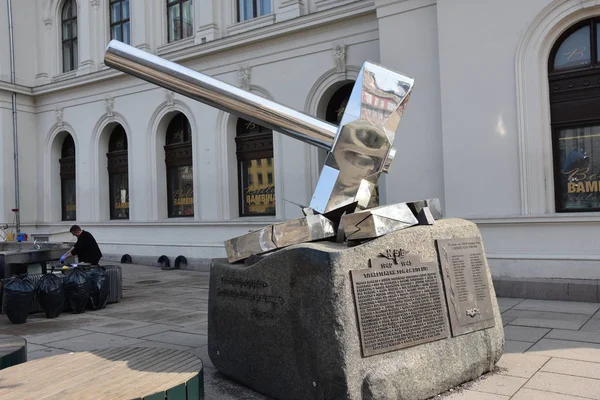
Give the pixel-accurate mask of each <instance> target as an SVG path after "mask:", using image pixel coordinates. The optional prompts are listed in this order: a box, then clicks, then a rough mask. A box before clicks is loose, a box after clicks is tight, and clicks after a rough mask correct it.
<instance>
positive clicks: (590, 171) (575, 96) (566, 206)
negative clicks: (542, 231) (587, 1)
mask: <svg viewBox="0 0 600 400" xmlns="http://www.w3.org/2000/svg"><path fill="white" fill-rule="evenodd" d="M599 34H600V18H594V19H589V20H586V21H583V22H580V23H578V24H577V25H575V26H573V27H571V28H570V29H569V30H567V31H566V32H565V33H564V34H563V35H562V36H561V37H560V38H559V39H558V40H557V42H556V43H555V45H554V47H553V49H552V51H551V53H550V58H549V60H548V79H549V88H550V111H551V122H552V142H553V158H554V188H555V189H554V190H555V193H554V194H555V204H556V211H557V212H576V211H600V49H599V46H600V41H599V40H598V35H599Z"/></svg>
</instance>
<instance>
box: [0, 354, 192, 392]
mask: <svg viewBox="0 0 600 400" xmlns="http://www.w3.org/2000/svg"><path fill="white" fill-rule="evenodd" d="M201 377H202V361H201V360H200V359H199V358H198V357H196V356H194V355H192V354H189V353H185V352H182V351H180V350H172V349H163V348H152V347H148V348H144V347H137V348H136V347H126V348H111V349H104V350H100V351H91V352H79V353H70V354H60V355H57V356H52V357H47V358H42V359H39V360H34V361H31V362H28V363H24V364H20V365H17V366H14V367H11V368H7V369H5V370H2V371H0V398H2V399H3V400H23V399H24V398H35V399H39V400H42V399H50V398H52V399H56V398H60V399H77V400H84V399H93V400H100V399H107V400H116V399H132V398H138V399H144V400H147V399H153V398H154V397H152V396H150V397H148V396H149V395H152V394H153V393H162V394H163V397H160V395H159V396H158V397H156V398H160V399H161V400H164V393H167V391H171V393H173V396H175V397H181V393H183V396H184V397H181V398H183V399H185V398H186V397H185V396H186V393H188V397H189V393H190V383H191V393H192V396H196V397H191V398H190V400H191V399H194V400H196V399H197V398H198V397H197V395H196V393H197V392H198V391H197V390H196V389H195V388H196V387H198V390H200V387H201V382H200V381H199V379H201ZM186 383H188V385H187V386H186Z"/></svg>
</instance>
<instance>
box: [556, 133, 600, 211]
mask: <svg viewBox="0 0 600 400" xmlns="http://www.w3.org/2000/svg"><path fill="white" fill-rule="evenodd" d="M556 136H557V139H558V140H557V141H558V143H557V149H556V150H557V151H556V153H558V154H557V158H558V160H557V161H558V164H559V166H560V171H557V172H558V173H559V176H558V179H556V186H557V187H556V188H555V190H556V192H557V193H556V200H557V210H558V211H565V212H569V211H586V210H587V211H598V210H600V187H599V185H600V124H599V125H592V126H583V127H577V128H562V129H556Z"/></svg>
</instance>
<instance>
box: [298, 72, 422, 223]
mask: <svg viewBox="0 0 600 400" xmlns="http://www.w3.org/2000/svg"><path fill="white" fill-rule="evenodd" d="M413 84H414V80H413V79H411V78H407V77H406V76H403V75H400V74H398V73H396V72H393V71H390V70H387V69H385V68H382V67H380V66H378V65H375V64H372V63H370V62H365V63H364V64H363V67H362V69H361V70H360V72H359V74H358V78H357V80H356V82H355V84H354V88H353V89H352V93H351V94H350V99H349V100H348V104H347V106H346V110H345V112H344V116H343V117H342V120H341V122H340V127H339V130H338V134H337V136H336V138H335V142H334V143H333V147H332V149H331V152H330V153H329V154H328V155H327V158H326V160H325V166H324V167H323V171H322V172H321V176H320V177H319V181H318V183H317V187H316V189H315V192H314V194H313V197H312V200H311V203H310V207H311V208H312V209H314V210H315V211H317V212H319V213H327V212H329V211H331V210H335V209H337V208H340V207H343V206H345V205H348V204H350V203H354V202H357V203H358V208H359V209H364V208H366V207H367V205H368V202H369V199H370V198H371V193H372V192H373V191H374V190H375V185H376V184H377V181H378V180H379V175H381V173H382V172H387V171H388V169H389V167H390V164H391V162H392V159H393V157H394V155H395V153H396V150H395V149H394V148H392V144H393V143H394V137H395V135H396V128H397V127H398V124H399V123H400V119H401V118H402V114H403V112H404V108H405V106H406V103H407V101H408V99H409V97H410V94H411V92H412V88H413Z"/></svg>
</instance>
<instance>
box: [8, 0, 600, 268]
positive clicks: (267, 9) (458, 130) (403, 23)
mask: <svg viewBox="0 0 600 400" xmlns="http://www.w3.org/2000/svg"><path fill="white" fill-rule="evenodd" d="M596 3H597V2H595V1H585V0H555V1H552V0H529V1H527V2H523V1H517V0H503V1H500V0H495V1H486V2H473V1H466V0H437V1H436V0H358V1H356V0H230V1H222V0H145V1H142V0H131V1H127V0H19V1H18V2H16V1H13V5H12V9H13V10H12V11H13V13H12V14H13V26H14V32H15V33H14V37H15V55H16V59H15V65H16V70H15V73H16V84H15V85H12V84H11V83H10V73H11V69H10V59H9V57H8V55H9V42H8V39H6V40H3V41H0V54H2V55H3V57H2V58H1V59H0V79H1V82H0V101H1V103H0V121H1V123H0V127H1V129H2V136H1V138H2V152H1V153H0V160H1V165H2V166H3V168H2V172H1V173H0V180H1V182H2V185H1V187H2V192H1V196H0V214H1V215H2V218H0V219H3V220H4V221H6V222H7V223H11V222H12V221H13V213H12V212H11V209H12V208H14V206H15V189H14V188H15V183H14V162H13V159H14V154H13V135H12V109H11V96H12V93H13V92H16V93H17V120H18V129H17V132H18V143H19V176H20V179H19V188H20V216H21V224H22V231H24V232H27V233H30V234H31V233H47V234H49V235H50V238H51V240H64V239H66V240H70V237H69V234H68V228H69V227H70V225H71V224H73V223H77V224H79V225H81V226H83V227H84V229H87V230H90V231H92V232H93V233H94V235H95V236H96V238H97V239H98V241H99V243H100V245H101V247H102V250H103V252H104V253H105V254H107V255H110V256H111V257H115V258H117V259H119V258H120V257H121V255H123V254H130V255H131V256H132V257H133V258H134V259H135V258H136V257H138V258H140V257H149V258H151V259H154V260H155V259H156V258H158V256H160V255H162V254H164V255H167V256H168V257H170V258H172V259H174V258H175V257H177V256H179V255H183V256H185V257H186V258H188V260H197V262H199V263H201V262H202V260H208V259H210V258H212V257H222V256H224V254H225V252H224V246H223V242H224V241H225V240H227V239H229V238H232V237H235V236H238V235H241V234H244V233H246V232H248V231H250V230H254V229H258V228H260V227H262V226H264V225H266V224H270V223H274V222H276V221H281V220H286V219H290V218H295V217H298V216H300V215H301V210H300V207H298V204H302V205H306V204H308V203H309V200H310V195H311V193H312V190H313V188H314V186H315V184H316V181H317V178H318V175H319V171H320V167H321V165H322V163H323V159H324V154H323V152H322V151H321V150H318V149H316V148H313V147H311V146H309V145H306V144H304V143H301V142H298V141H296V140H294V139H291V138H288V137H285V136H282V135H280V134H278V133H277V132H271V131H270V130H268V129H265V128H264V127H261V126H257V125H256V124H253V123H250V122H248V121H244V120H242V119H239V118H237V117H235V116H232V115H229V114H227V113H224V112H222V111H220V110H217V109H214V108H211V107H209V106H206V105H204V104H200V103H197V102H194V101H192V100H189V99H187V98H184V97H182V96H180V95H178V94H174V93H172V92H169V91H167V90H164V89H162V88H159V87H156V86H154V85H151V84H148V83H145V82H142V81H140V80H138V79H136V78H133V77H130V76H126V75H124V74H122V73H119V72H117V71H115V70H112V69H110V68H108V67H106V66H105V65H104V64H103V54H104V50H105V48H106V45H107V44H108V42H109V41H110V40H111V39H112V38H114V39H118V40H122V41H124V42H127V43H129V44H131V45H134V46H136V47H138V48H140V49H143V50H145V51H149V52H152V53H154V54H157V55H159V56H161V57H165V58H167V59H170V60H172V61H175V62H177V63H180V64H182V65H185V66H186V67H189V68H192V69H195V70H197V71H201V72H203V73H205V74H207V75H210V76H213V77H215V78H217V79H220V80H222V81H224V82H227V83H230V84H232V85H236V86H239V87H241V88H243V89H245V90H248V91H250V92H252V93H255V94H258V95H260V96H263V97H265V98H268V99H270V100H274V101H276V102H278V103H281V104H284V105H286V106H289V107H291V108H294V109H297V110H300V111H303V112H305V113H307V114H310V115H313V116H317V117H319V118H321V119H326V120H328V121H330V122H333V123H335V122H338V121H339V118H340V117H341V115H342V114H343V109H344V105H345V101H347V98H348V96H349V92H350V90H351V88H352V82H353V81H354V80H355V79H356V77H357V74H358V71H359V69H360V67H361V65H362V63H363V62H364V61H366V60H370V61H373V62H376V63H380V64H382V65H384V66H386V67H388V68H391V69H394V70H397V71H399V72H402V73H404V74H406V75H408V76H410V77H413V78H415V82H416V83H415V89H414V92H413V95H412V97H411V100H410V102H409V104H408V106H407V109H406V112H405V114H404V118H403V120H402V122H401V123H400V127H399V129H398V133H397V136H396V146H395V147H397V149H398V152H397V154H396V157H395V161H394V163H393V165H392V167H391V169H390V172H389V174H388V175H387V176H385V177H382V179H381V181H380V185H379V188H378V199H375V201H379V202H380V203H382V204H390V203H394V202H401V201H409V200H417V199H424V198H431V197H438V198H440V200H441V202H442V206H443V209H444V213H445V215H446V216H450V217H461V218H466V219H469V220H472V221H474V222H475V223H477V224H478V225H479V227H480V229H481V230H482V234H483V238H484V243H485V246H486V252H487V255H488V259H489V261H490V265H491V267H492V272H493V274H494V275H495V276H498V277H502V276H508V277H515V278H577V279H599V278H600V252H599V251H597V250H596V243H595V234H596V233H597V232H599V228H600V213H599V211H600V196H599V195H598V193H599V192H600V175H598V174H600V158H599V159H598V160H596V159H595V157H594V151H595V149H596V148H598V151H599V152H600V111H598V110H600V108H598V107H595V105H596V102H597V101H599V99H600V69H598V68H597V67H600V63H599V60H600V40H599V39H598V35H600V31H599V27H600V25H599V24H600V19H596V18H600V6H598V5H597V4H596ZM0 10H1V11H2V14H1V16H0V31H4V32H8V24H9V22H8V13H7V8H6V5H5V4H2V5H0ZM599 157H600V156H599Z"/></svg>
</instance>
